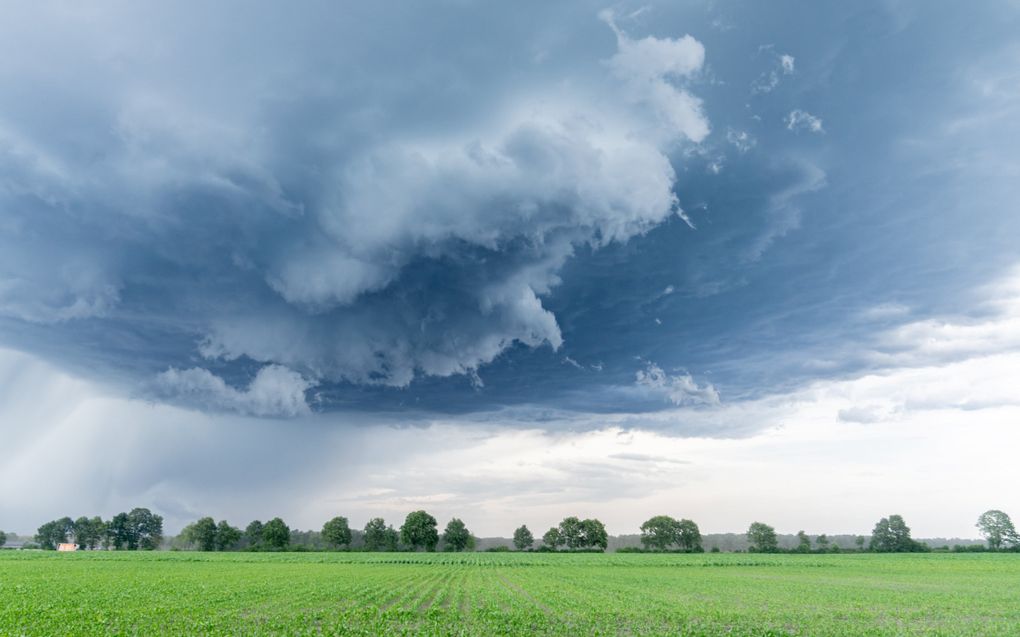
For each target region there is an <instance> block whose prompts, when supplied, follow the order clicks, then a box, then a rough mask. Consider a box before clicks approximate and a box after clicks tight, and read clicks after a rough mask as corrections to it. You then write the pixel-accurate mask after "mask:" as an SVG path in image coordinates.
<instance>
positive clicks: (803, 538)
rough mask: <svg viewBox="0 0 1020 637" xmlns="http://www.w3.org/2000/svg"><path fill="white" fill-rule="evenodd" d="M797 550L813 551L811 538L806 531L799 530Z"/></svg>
mask: <svg viewBox="0 0 1020 637" xmlns="http://www.w3.org/2000/svg"><path fill="white" fill-rule="evenodd" d="M797 552H798V553H810V552H811V538H809V537H808V534H807V533H805V532H804V531H797Z"/></svg>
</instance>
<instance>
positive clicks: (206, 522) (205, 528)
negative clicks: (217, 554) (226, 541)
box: [181, 517, 216, 551]
mask: <svg viewBox="0 0 1020 637" xmlns="http://www.w3.org/2000/svg"><path fill="white" fill-rule="evenodd" d="M181 537H183V538H184V539H185V540H186V541H187V542H190V543H191V544H194V545H195V546H196V547H197V548H198V550H199V551H215V550H216V521H215V520H213V519H212V518H210V517H204V518H199V519H198V520H197V521H195V522H192V523H191V524H189V525H188V526H186V527H184V529H182V530H181Z"/></svg>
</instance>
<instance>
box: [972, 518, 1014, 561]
mask: <svg viewBox="0 0 1020 637" xmlns="http://www.w3.org/2000/svg"><path fill="white" fill-rule="evenodd" d="M977 528H978V530H979V531H981V535H983V536H984V538H985V540H987V541H988V548H990V549H992V550H993V551H998V550H999V549H1000V548H1002V544H1003V543H1004V542H1008V543H1010V544H1013V545H1016V544H1018V543H1020V537H1018V536H1017V532H1016V528H1014V526H1013V521H1012V520H1010V519H1009V516H1008V515H1006V514H1005V513H1003V512H1002V511H999V510H997V509H992V510H990V511H985V512H984V513H982V514H981V516H980V517H978V521H977Z"/></svg>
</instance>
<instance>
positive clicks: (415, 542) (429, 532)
mask: <svg viewBox="0 0 1020 637" xmlns="http://www.w3.org/2000/svg"><path fill="white" fill-rule="evenodd" d="M437 526H438V523H437V522H436V519H435V518H434V517H432V516H431V515H429V514H428V513H426V512H425V511H412V512H411V513H408V514H407V518H405V519H404V525H403V526H402V527H400V540H401V541H402V542H403V543H404V544H406V545H407V546H409V547H411V548H412V549H414V550H417V549H419V548H424V549H425V550H427V551H434V550H436V544H438V543H439V531H438V530H436V527H437Z"/></svg>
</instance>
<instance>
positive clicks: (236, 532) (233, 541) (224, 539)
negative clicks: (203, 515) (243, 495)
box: [216, 520, 241, 551]
mask: <svg viewBox="0 0 1020 637" xmlns="http://www.w3.org/2000/svg"><path fill="white" fill-rule="evenodd" d="M240 541H241V529H239V528H237V527H236V526H230V523H229V522H227V521H226V520H220V523H219V524H217V525H216V550H217V551H226V550H229V549H232V548H234V547H235V546H236V545H237V543H238V542H240Z"/></svg>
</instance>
